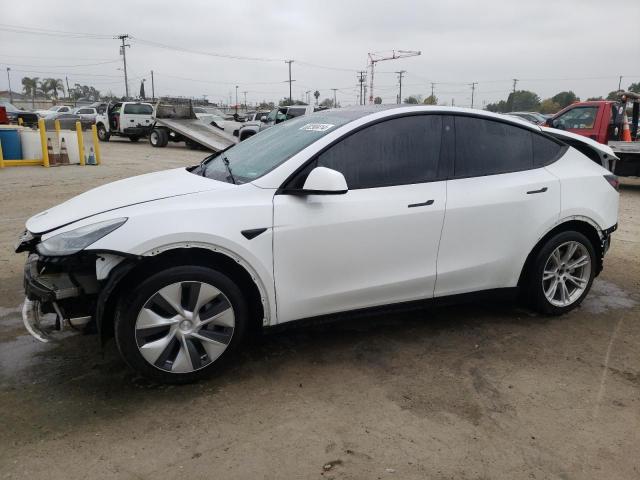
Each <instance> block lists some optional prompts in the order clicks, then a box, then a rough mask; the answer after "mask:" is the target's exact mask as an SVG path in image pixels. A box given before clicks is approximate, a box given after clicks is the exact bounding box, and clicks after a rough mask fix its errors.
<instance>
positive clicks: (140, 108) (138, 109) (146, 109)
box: [124, 103, 153, 115]
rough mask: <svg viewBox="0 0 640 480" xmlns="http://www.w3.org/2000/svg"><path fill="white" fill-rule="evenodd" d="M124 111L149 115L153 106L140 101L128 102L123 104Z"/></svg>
mask: <svg viewBox="0 0 640 480" xmlns="http://www.w3.org/2000/svg"><path fill="white" fill-rule="evenodd" d="M124 113H130V114H132V115H151V114H152V113H153V107H152V106H151V105H143V104H140V103H129V104H127V105H125V106H124Z"/></svg>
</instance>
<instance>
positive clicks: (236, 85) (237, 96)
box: [236, 85, 238, 114]
mask: <svg viewBox="0 0 640 480" xmlns="http://www.w3.org/2000/svg"><path fill="white" fill-rule="evenodd" d="M237 113H238V85H236V114H237Z"/></svg>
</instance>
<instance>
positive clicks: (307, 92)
mask: <svg viewBox="0 0 640 480" xmlns="http://www.w3.org/2000/svg"><path fill="white" fill-rule="evenodd" d="M310 93H311V90H307V91H306V92H304V94H305V95H306V99H307V105H310V104H311V97H310V96H309V94H310Z"/></svg>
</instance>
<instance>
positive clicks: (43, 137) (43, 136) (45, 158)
mask: <svg viewBox="0 0 640 480" xmlns="http://www.w3.org/2000/svg"><path fill="white" fill-rule="evenodd" d="M38 130H40V148H42V165H44V166H45V167H47V168H49V151H48V150H47V129H46V127H45V126H44V118H41V119H40V120H38Z"/></svg>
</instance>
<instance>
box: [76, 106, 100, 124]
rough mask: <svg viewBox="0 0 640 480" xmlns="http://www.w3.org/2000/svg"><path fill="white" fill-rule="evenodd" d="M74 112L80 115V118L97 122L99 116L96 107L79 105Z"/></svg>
mask: <svg viewBox="0 0 640 480" xmlns="http://www.w3.org/2000/svg"><path fill="white" fill-rule="evenodd" d="M72 113H73V114H75V115H80V118H82V119H83V120H90V121H91V122H95V121H96V117H97V116H98V110H97V109H95V108H94V107H78V108H75V109H74V110H73V112H72Z"/></svg>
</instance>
